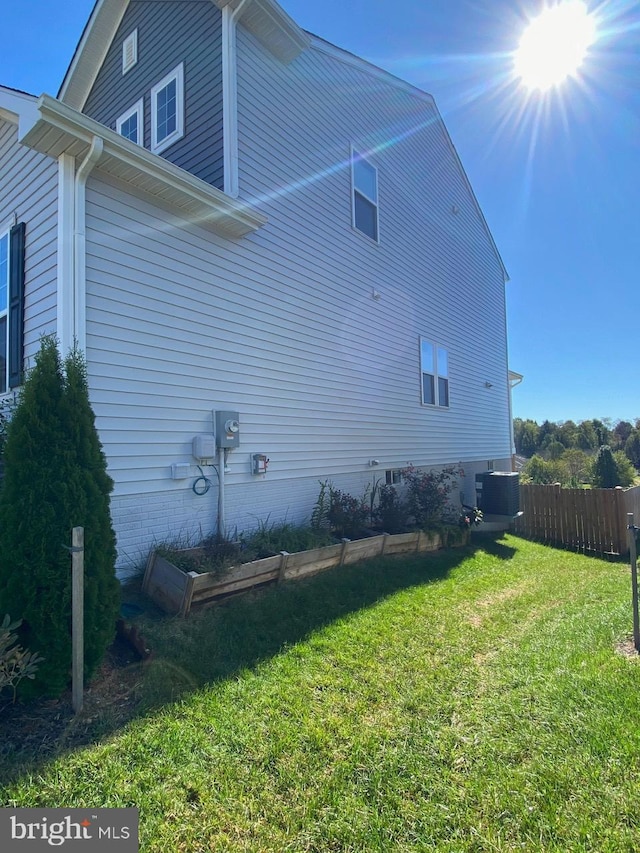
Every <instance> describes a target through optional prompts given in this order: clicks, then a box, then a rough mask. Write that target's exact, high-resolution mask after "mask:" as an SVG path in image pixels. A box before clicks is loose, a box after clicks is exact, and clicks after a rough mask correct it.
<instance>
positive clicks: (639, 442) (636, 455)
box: [624, 429, 640, 468]
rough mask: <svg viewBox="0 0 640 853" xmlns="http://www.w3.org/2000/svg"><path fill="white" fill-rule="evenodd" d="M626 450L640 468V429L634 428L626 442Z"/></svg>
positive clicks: (632, 462)
mask: <svg viewBox="0 0 640 853" xmlns="http://www.w3.org/2000/svg"><path fill="white" fill-rule="evenodd" d="M624 452H625V454H626V455H627V457H628V458H629V460H630V461H631V464H632V465H634V466H635V467H636V468H640V430H637V429H632V430H631V432H630V433H629V437H628V438H627V440H626V441H625V443H624Z"/></svg>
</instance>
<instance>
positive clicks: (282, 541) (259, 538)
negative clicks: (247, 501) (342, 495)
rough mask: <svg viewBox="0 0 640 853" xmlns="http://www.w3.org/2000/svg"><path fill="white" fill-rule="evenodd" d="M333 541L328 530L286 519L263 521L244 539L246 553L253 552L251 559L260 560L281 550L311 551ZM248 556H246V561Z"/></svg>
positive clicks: (294, 552) (292, 552)
mask: <svg viewBox="0 0 640 853" xmlns="http://www.w3.org/2000/svg"><path fill="white" fill-rule="evenodd" d="M331 543H332V539H331V534H330V533H329V531H328V530H322V529H319V530H314V529H313V528H311V527H307V526H305V525H302V524H297V525H296V524H289V523H288V522H286V521H282V522H274V523H273V524H268V519H267V521H266V522H261V523H260V525H259V527H258V529H257V530H256V531H254V532H253V533H251V534H250V535H249V536H248V537H247V538H246V540H245V541H244V548H245V551H246V554H252V555H253V557H252V558H251V559H257V560H260V559H262V558H263V557H271V556H273V555H275V554H279V553H280V552H281V551H288V552H289V553H290V554H296V553H297V552H298V551H311V550H313V549H314V548H321V547H322V546H323V545H330V544H331ZM246 560H247V557H246V555H245V556H244V561H245V562H246Z"/></svg>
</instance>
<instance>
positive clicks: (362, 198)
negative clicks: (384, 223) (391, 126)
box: [351, 151, 378, 243]
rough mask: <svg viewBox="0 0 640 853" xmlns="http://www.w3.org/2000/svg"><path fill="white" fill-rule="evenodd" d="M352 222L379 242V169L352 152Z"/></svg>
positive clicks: (360, 155)
mask: <svg viewBox="0 0 640 853" xmlns="http://www.w3.org/2000/svg"><path fill="white" fill-rule="evenodd" d="M351 186H352V196H353V198H352V202H353V210H352V224H353V227H354V228H357V229H358V231H362V233H363V234H366V235H367V237H371V239H372V240H375V241H376V243H377V242H378V170H377V169H376V167H375V166H373V165H372V164H371V163H369V161H368V160H367V159H366V158H365V157H363V156H362V154H358V152H357V151H352V153H351Z"/></svg>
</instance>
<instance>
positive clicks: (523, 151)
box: [0, 0, 640, 421]
mask: <svg viewBox="0 0 640 853" xmlns="http://www.w3.org/2000/svg"><path fill="white" fill-rule="evenodd" d="M549 2H551V0H549ZM281 5H282V6H283V7H284V9H285V10H286V11H287V12H288V13H289V14H290V15H291V16H292V17H293V18H294V20H296V21H297V23H298V24H300V25H301V26H302V27H304V28H305V29H308V30H310V31H311V32H314V33H315V34H317V35H319V36H321V37H323V38H325V39H327V40H328V41H331V42H333V43H334V44H337V45H339V46H340V47H343V48H345V49H347V50H350V51H352V52H353V53H356V54H358V55H359V56H362V57H364V58H366V59H368V60H369V61H371V62H374V63H376V64H377V65H380V66H381V67H383V68H385V69H387V70H388V71H391V72H392V73H394V74H396V75H398V76H399V77H402V78H403V79H405V80H408V81H409V82H411V83H413V84H414V85H416V86H418V87H420V88H421V89H424V90H426V91H428V92H430V93H431V94H432V95H434V97H435V98H436V102H437V104H438V107H439V109H440V112H441V113H442V115H443V117H444V120H445V123H446V125H447V128H448V130H449V133H450V134H451V137H452V139H453V142H454V144H455V145H456V148H457V149H458V153H459V154H460V156H461V159H462V162H463V164H464V167H465V169H466V171H467V174H468V175H469V178H470V180H471V184H472V186H473V188H474V191H475V193H476V195H477V197H478V200H479V202H480V205H481V207H482V209H483V211H484V214H485V217H486V219H487V221H488V223H489V227H490V228H491V231H492V233H493V236H494V238H495V241H496V243H497V245H498V248H499V249H500V252H501V255H502V258H503V260H504V263H505V265H506V267H507V269H508V271H509V274H510V276H511V281H510V282H509V284H508V285H507V310H508V324H509V361H510V366H511V368H512V369H513V370H516V371H518V372H519V373H523V374H524V376H525V379H524V382H523V383H522V384H521V385H519V386H518V388H517V389H515V391H514V396H513V402H514V415H515V416H519V417H525V418H526V417H531V418H534V419H536V420H538V421H541V420H544V419H545V418H549V419H550V420H567V419H569V418H571V419H573V420H582V419H585V418H592V417H598V418H603V417H610V418H613V419H614V420H617V419H622V418H624V419H634V418H636V417H639V418H640V370H639V369H638V363H639V362H640V335H639V334H638V326H639V323H638V318H639V317H640V212H639V210H638V208H639V200H640V3H638V2H637V0H600V2H596V0H590V2H589V4H588V5H589V9H590V11H591V12H592V13H593V14H594V15H595V16H596V18H597V20H598V22H599V38H598V41H597V42H596V44H595V45H594V47H593V48H592V50H591V52H590V54H589V56H588V57H587V61H586V63H585V65H584V67H583V74H582V77H581V79H580V80H579V81H568V82H567V83H566V84H564V86H563V87H562V88H561V89H559V90H558V91H557V92H556V93H555V94H553V95H552V96H550V97H548V98H546V99H541V98H539V97H538V98H527V97H526V94H525V92H524V90H522V88H520V87H518V86H517V85H515V84H514V83H513V82H512V81H511V80H510V70H511V62H512V60H511V56H510V54H511V52H512V51H513V50H514V49H515V47H516V46H517V44H518V41H519V39H520V36H521V34H522V31H523V28H524V26H525V23H526V21H527V19H528V18H531V17H533V16H535V14H536V13H537V12H538V11H539V10H540V7H541V5H542V4H541V2H540V0H394V3H392V4H391V3H389V2H388V0H350V2H348V3H345V2H344V0H322V2H312V0H281ZM92 7H93V0H65V2H64V3H51V2H50V0H48V2H41V0H27V2H23V3H12V4H7V5H6V8H5V9H4V10H3V50H2V51H1V52H0V84H1V85H5V86H12V87H14V88H18V89H23V90H26V91H28V92H32V93H33V94H40V93H42V92H47V93H49V94H52V95H55V94H56V93H57V90H58V87H59V85H60V83H61V81H62V78H63V76H64V73H65V70H66V67H67V65H68V63H69V61H70V59H71V56H72V55H73V50H74V48H75V46H76V43H77V41H78V39H79V37H80V35H81V33H82V29H83V27H84V24H85V22H86V20H87V18H88V16H89V13H90V11H91V9H92Z"/></svg>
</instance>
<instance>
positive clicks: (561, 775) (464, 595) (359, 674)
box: [0, 536, 640, 853]
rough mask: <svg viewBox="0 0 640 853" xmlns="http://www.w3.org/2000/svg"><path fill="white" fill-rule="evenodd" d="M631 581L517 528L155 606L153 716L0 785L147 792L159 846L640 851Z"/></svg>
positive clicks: (104, 802) (83, 800) (639, 727)
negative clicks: (191, 607)
mask: <svg viewBox="0 0 640 853" xmlns="http://www.w3.org/2000/svg"><path fill="white" fill-rule="evenodd" d="M629 599H630V583H629V569H628V566H625V565H624V564H622V563H615V562H606V561H601V560H597V559H594V558H588V557H583V556H579V555H574V554H570V553H567V552H563V551H558V550H553V549H551V548H547V547H544V546H541V545H537V544H534V543H530V542H526V541H524V540H521V539H518V538H516V537H512V536H505V537H504V538H502V539H501V540H500V541H498V542H494V541H492V540H487V539H480V538H479V539H478V540H477V541H476V542H475V544H474V545H473V546H472V547H470V548H466V549H461V550H456V551H449V552H446V553H441V554H439V555H437V556H418V557H412V558H394V559H386V560H385V559H384V558H383V559H380V560H375V561H372V562H370V563H367V564H362V565H359V566H354V567H349V568H348V569H343V570H342V571H337V572H329V573H326V574H324V575H321V576H319V577H317V578H315V579H311V580H309V581H306V582H299V583H297V584H293V583H292V584H287V585H285V586H283V587H280V588H279V589H274V590H270V591H265V592H263V593H261V594H259V595H257V596H251V597H249V598H244V599H237V600H235V601H231V602H229V603H227V604H226V605H224V606H221V607H217V608H214V609H210V610H207V611H205V612H202V613H199V614H196V615H195V616H193V617H191V618H189V619H187V620H178V619H167V618H165V619H160V620H155V621H153V620H152V621H147V622H146V623H145V626H144V627H145V630H146V631H147V633H148V635H149V636H150V638H151V642H152V645H153V646H154V648H155V650H156V659H155V661H154V662H153V663H152V664H151V666H150V667H148V669H146V670H145V681H144V684H143V685H142V690H143V697H144V700H145V702H146V703H147V710H146V712H145V714H144V716H141V717H140V718H139V719H137V720H135V721H134V722H132V723H130V724H129V725H128V726H127V727H126V728H125V729H123V730H121V731H120V732H118V733H117V734H115V735H112V736H110V737H109V738H108V739H106V740H105V741H103V742H101V743H97V744H95V745H94V746H92V747H90V748H84V749H82V750H79V751H77V752H75V753H73V754H66V755H63V756H61V757H59V758H58V759H56V760H55V761H52V762H50V763H49V764H46V765H44V766H41V767H37V768H34V767H32V768H31V769H30V770H29V771H28V772H26V771H25V772H24V773H23V774H22V775H21V776H20V777H19V778H17V779H14V780H13V781H12V782H11V783H10V784H8V785H6V786H5V787H4V788H0V797H1V799H2V802H3V804H5V805H7V804H10V805H17V806H67V807H79V806H86V807H90V806H93V807H102V806H137V807H138V808H139V809H140V820H141V825H140V835H141V850H143V851H231V852H233V853H235V851H277V853H283V852H284V851H296V852H297V851H314V853H329V851H363V853H364V851H367V853H370V851H381V853H389V851H409V850H411V851H413V850H415V851H430V850H435V851H582V850H584V851H587V850H588V851H598V853H603V851H625V852H626V853H631V851H638V850H640V662H638V661H637V660H636V659H635V658H633V657H624V656H622V655H620V654H618V653H617V652H616V650H615V645H616V643H617V642H618V641H619V640H621V639H623V638H624V637H625V636H626V635H628V633H629V630H630V626H631V607H630V600H629ZM176 697H179V698H176Z"/></svg>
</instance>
